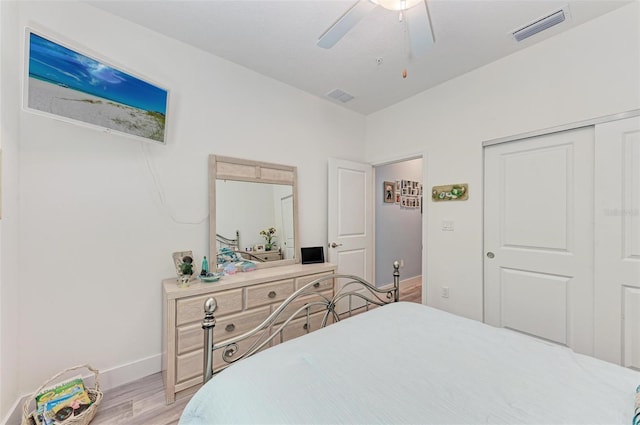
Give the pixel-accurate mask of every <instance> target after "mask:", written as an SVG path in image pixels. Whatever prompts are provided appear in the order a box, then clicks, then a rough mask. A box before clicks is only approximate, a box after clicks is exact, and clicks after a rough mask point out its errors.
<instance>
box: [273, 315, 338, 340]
mask: <svg viewBox="0 0 640 425" xmlns="http://www.w3.org/2000/svg"><path fill="white" fill-rule="evenodd" d="M323 317H324V313H322V312H320V313H315V314H312V315H311V316H309V326H308V327H307V318H306V317H301V318H299V319H295V320H292V321H291V322H289V324H288V325H287V326H286V327H285V328H284V329H283V330H282V341H288V340H290V339H293V338H297V337H299V336H302V335H306V334H307V333H309V332H312V331H317V330H318V329H320V325H321V323H322V319H323ZM329 323H333V322H327V324H329ZM275 341H276V342H278V341H280V338H278V337H276V338H275Z"/></svg>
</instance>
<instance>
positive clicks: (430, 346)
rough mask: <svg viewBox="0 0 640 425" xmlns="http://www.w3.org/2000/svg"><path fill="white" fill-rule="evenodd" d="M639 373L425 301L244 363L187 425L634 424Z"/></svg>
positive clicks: (202, 397) (214, 387)
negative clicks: (427, 305)
mask: <svg viewBox="0 0 640 425" xmlns="http://www.w3.org/2000/svg"><path fill="white" fill-rule="evenodd" d="M638 384H640V372H638V371H634V370H630V369H626V368H622V367H620V366H616V365H613V364H610V363H606V362H603V361H600V360H597V359H595V358H591V357H588V356H584V355H580V354H576V353H574V352H573V351H571V350H570V349H568V348H565V347H561V346H558V345H555V344H552V343H548V342H545V341H541V340H538V339H535V338H532V337H528V336H526V335H521V334H518V333H516V332H513V331H510V330H506V329H499V328H494V327H490V326H488V325H485V324H482V323H479V322H477V321H473V320H470V319H466V318H462V317H458V316H455V315H452V314H449V313H446V312H443V311H440V310H436V309H433V308H430V307H426V306H423V305H419V304H413V303H406V302H399V303H393V304H389V305H386V306H383V307H379V308H376V309H374V310H372V311H369V312H367V313H363V314H360V315H356V316H354V317H352V318H349V319H347V320H343V321H341V322H339V323H336V324H333V325H330V326H328V327H326V328H323V329H319V330H317V331H314V332H312V333H310V334H308V335H305V336H302V337H299V338H296V339H294V340H292V341H288V342H286V343H283V344H279V345H277V346H275V347H273V348H270V349H268V350H264V351H261V352H259V353H257V354H255V355H254V356H252V357H250V358H247V359H244V360H242V361H239V362H237V363H236V364H234V365H233V366H231V367H229V368H227V369H225V370H224V371H222V372H221V373H219V374H218V375H216V376H215V377H213V379H211V380H210V381H209V382H208V383H207V384H205V385H204V386H203V387H202V388H201V389H200V390H199V391H198V392H197V393H196V394H195V395H194V396H193V398H192V399H191V400H190V402H189V403H188V405H187V407H186V408H185V410H184V412H183V414H182V417H181V420H180V424H183V425H192V424H207V425H213V424H263V423H273V424H302V423H305V424H312V423H313V424H396V423H402V424H409V423H416V424H480V423H483V424H484V423H487V424H584V423H589V424H630V423H631V421H632V418H633V414H634V397H635V390H636V387H637V386H638Z"/></svg>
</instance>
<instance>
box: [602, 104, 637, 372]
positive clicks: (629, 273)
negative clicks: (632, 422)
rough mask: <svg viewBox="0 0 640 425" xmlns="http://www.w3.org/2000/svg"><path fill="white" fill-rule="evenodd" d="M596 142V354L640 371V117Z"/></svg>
mask: <svg viewBox="0 0 640 425" xmlns="http://www.w3.org/2000/svg"><path fill="white" fill-rule="evenodd" d="M595 138H596V145H595V155H596V163H595V182H596V186H595V212H596V213H595V224H596V226H595V228H596V233H595V238H596V239H595V242H596V243H595V268H594V270H595V280H596V282H597V285H596V298H595V323H596V328H595V338H596V352H595V355H596V357H599V358H602V359H604V360H608V361H610V362H614V363H619V364H622V365H623V366H632V367H635V368H638V369H640V118H639V117H635V118H628V119H625V120H620V121H613V122H609V123H606V124H600V125H597V126H596V130H595ZM620 318H622V323H621V322H620Z"/></svg>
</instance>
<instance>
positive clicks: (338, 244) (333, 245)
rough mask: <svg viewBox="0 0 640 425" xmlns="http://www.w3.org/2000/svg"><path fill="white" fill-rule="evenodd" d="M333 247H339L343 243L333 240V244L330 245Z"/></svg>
mask: <svg viewBox="0 0 640 425" xmlns="http://www.w3.org/2000/svg"><path fill="white" fill-rule="evenodd" d="M329 246H330V247H331V248H337V247H339V246H342V244H341V243H335V242H331V245H329Z"/></svg>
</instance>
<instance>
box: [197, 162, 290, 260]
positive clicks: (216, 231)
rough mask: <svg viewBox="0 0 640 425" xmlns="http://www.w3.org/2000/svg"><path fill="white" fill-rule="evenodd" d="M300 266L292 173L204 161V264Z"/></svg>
mask: <svg viewBox="0 0 640 425" xmlns="http://www.w3.org/2000/svg"><path fill="white" fill-rule="evenodd" d="M229 258H232V259H233V258H237V259H239V260H240V261H250V262H252V263H253V264H254V265H255V266H256V267H257V268H261V267H273V266H279V265H285V264H293V263H298V262H300V248H299V243H298V200H297V169H296V167H292V166H288V165H280V164H271V163H266V162H259V161H251V160H246V159H240V158H230V157H225V156H220V155H209V259H210V263H211V266H212V267H213V266H214V265H216V266H217V265H218V264H219V263H221V262H224V260H225V259H227V260H228V259H229Z"/></svg>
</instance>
